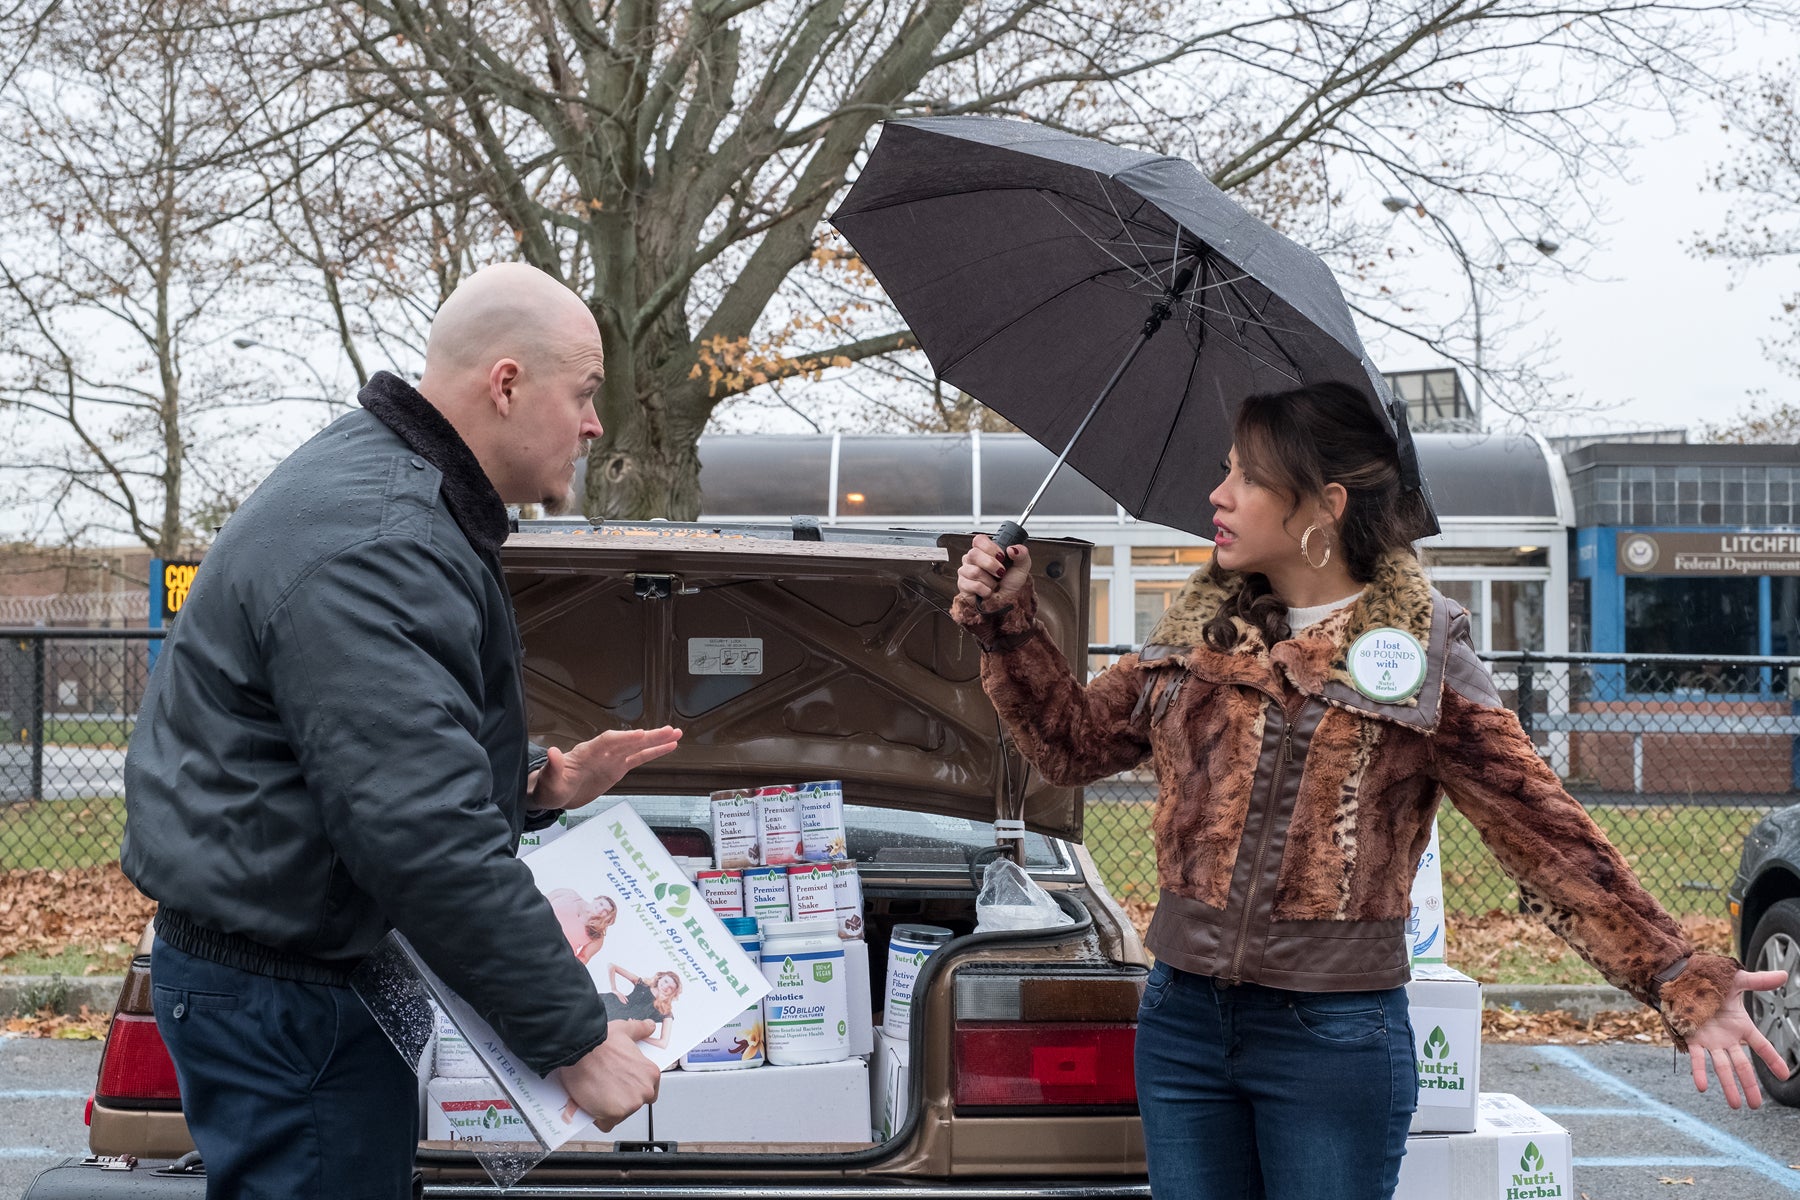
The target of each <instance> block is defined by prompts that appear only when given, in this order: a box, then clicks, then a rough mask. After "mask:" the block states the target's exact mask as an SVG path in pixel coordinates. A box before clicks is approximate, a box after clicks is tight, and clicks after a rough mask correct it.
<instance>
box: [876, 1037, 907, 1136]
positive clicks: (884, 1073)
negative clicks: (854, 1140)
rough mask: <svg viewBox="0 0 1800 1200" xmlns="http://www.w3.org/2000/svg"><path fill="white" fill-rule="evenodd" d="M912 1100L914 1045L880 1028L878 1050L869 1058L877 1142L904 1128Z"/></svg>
mask: <svg viewBox="0 0 1800 1200" xmlns="http://www.w3.org/2000/svg"><path fill="white" fill-rule="evenodd" d="M911 1099H912V1044H911V1042H910V1041H909V1040H908V1039H907V1038H903V1037H901V1038H895V1037H889V1036H888V1034H887V1033H886V1031H884V1030H881V1029H877V1030H876V1031H875V1053H874V1055H873V1056H872V1057H871V1058H870V1059H869V1108H870V1110H871V1113H872V1115H873V1117H874V1130H873V1133H874V1135H875V1140H876V1141H878V1142H885V1141H887V1140H888V1139H889V1138H891V1137H893V1136H894V1131H895V1130H897V1129H901V1128H904V1127H905V1125H906V1118H907V1117H908V1116H909V1115H910V1114H909V1112H908V1108H909V1102H910V1100H911Z"/></svg>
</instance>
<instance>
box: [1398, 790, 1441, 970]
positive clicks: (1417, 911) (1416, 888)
mask: <svg viewBox="0 0 1800 1200" xmlns="http://www.w3.org/2000/svg"><path fill="white" fill-rule="evenodd" d="M1406 935H1407V938H1408V939H1409V940H1410V941H1411V942H1412V958H1413V961H1414V962H1416V963H1420V962H1426V963H1441V962H1443V961H1444V864H1443V862H1442V861H1441V860H1440V856H1439V853H1438V828H1437V819H1436V818H1435V817H1434V818H1433V819H1432V822H1431V841H1430V842H1429V843H1427V844H1426V846H1425V853H1424V855H1423V856H1422V857H1421V858H1420V859H1419V869H1418V871H1417V872H1415V873H1414V875H1413V885H1412V915H1411V916H1410V917H1408V918H1407V921H1406Z"/></svg>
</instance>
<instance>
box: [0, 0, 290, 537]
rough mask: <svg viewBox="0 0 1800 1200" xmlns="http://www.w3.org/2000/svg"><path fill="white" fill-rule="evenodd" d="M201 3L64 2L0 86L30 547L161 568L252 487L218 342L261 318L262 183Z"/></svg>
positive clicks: (13, 385)
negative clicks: (246, 221)
mask: <svg viewBox="0 0 1800 1200" xmlns="http://www.w3.org/2000/svg"><path fill="white" fill-rule="evenodd" d="M214 11H215V10H214V9H213V8H211V7H209V6H208V4H207V3H206V0H153V2H151V3H148V4H144V3H136V2H131V0H63V2H62V3H60V4H57V5H54V6H51V7H50V8H48V9H46V10H45V11H44V12H42V13H41V14H40V19H39V20H38V22H37V23H36V24H35V25H34V29H33V31H34V33H35V34H36V36H37V41H36V43H35V46H34V48H33V51H32V54H31V58H30V60H29V62H28V63H27V64H26V65H25V66H24V67H23V68H22V69H21V70H20V71H18V72H17V73H15V74H14V75H13V76H12V78H11V79H10V81H8V82H7V83H6V85H5V87H4V89H0V159H3V160H4V161H3V163H0V247H3V257H0V372H3V373H0V410H4V411H6V412H7V413H8V414H9V415H10V416H11V418H12V421H13V430H12V436H11V437H10V438H9V439H8V441H7V444H6V445H5V446H4V447H3V448H0V470H4V472H5V474H6V476H7V477H8V483H9V484H10V486H11V488H12V489H13V492H14V494H15V495H16V496H23V497H28V498H29V499H30V500H31V501H33V502H34V507H35V509H36V511H37V512H38V514H39V520H38V524H37V526H36V527H35V528H34V529H32V530H30V531H29V532H31V533H32V534H33V535H35V536H38V537H41V538H44V539H46V540H54V541H65V542H81V541H92V540H94V539H96V538H101V537H106V536H112V537H117V536H119V535H123V536H125V537H127V538H130V539H133V540H135V541H138V542H141V543H142V544H143V545H144V546H146V547H148V548H149V549H150V550H151V551H152V552H153V553H155V554H157V555H162V556H172V555H175V554H177V553H179V552H180V551H181V550H182V549H183V548H184V547H187V546H191V545H192V544H193V543H195V542H197V541H204V540H206V539H207V538H208V537H209V536H210V527H211V526H212V525H214V524H216V523H217V522H218V521H219V520H221V519H222V516H223V514H224V513H226V512H229V511H230V509H231V508H232V507H233V506H234V505H235V503H236V501H237V498H238V497H240V496H241V495H243V494H244V493H245V492H246V491H247V490H248V489H249V487H250V486H252V485H253V483H254V480H255V478H256V477H257V476H258V475H259V474H260V471H259V470H257V468H256V466H255V464H253V463H252V462H251V461H249V459H248V458H247V457H246V456H245V455H244V454H242V453H241V451H242V449H243V447H244V445H245V444H246V442H245V439H244V438H243V437H242V436H240V435H242V434H244V433H247V432H249V431H251V430H257V431H261V430H264V429H266V428H268V427H269V426H270V423H271V421H272V420H275V419H278V417H279V414H275V413H271V412H270V411H269V409H268V407H267V405H266V401H265V399H263V398H262V397H257V398H254V399H252V398H250V397H251V393H250V390H249V389H248V388H246V387H245V386H244V385H245V383H246V378H247V375H248V368H246V367H245V366H243V365H239V364H234V363H233V361H232V359H231V355H230V351H229V349H228V348H227V347H226V345H225V343H226V341H227V339H228V338H229V336H230V334H231V332H232V331H233V330H234V329H235V328H238V327H240V326H241V323H242V322H243V321H244V320H245V319H246V318H247V316H248V315H249V314H251V313H253V312H255V311H256V298H255V293H254V291H253V289H252V287H251V284H252V283H253V282H254V277H255V274H256V269H255V268H254V267H253V266H252V265H250V263H249V262H248V261H247V255H246V253H245V245H246V237H247V235H246V233H245V231H244V229H243V228H242V226H241V220H240V214H241V212H242V210H243V209H244V207H245V206H246V205H247V204H249V203H251V202H252V201H253V200H254V198H255V197H256V196H257V195H259V194H260V191H259V188H258V187H257V180H256V179H255V178H254V177H252V176H247V175H246V174H245V173H244V172H242V171H235V170H232V169H229V168H227V167H226V166H223V165H221V164H222V162H223V158H224V151H225V149H226V148H227V147H229V146H230V145H231V144H232V142H233V139H234V138H235V137H236V136H237V133H236V129H237V121H236V117H235V115H234V112H233V105H232V98H231V95H230V93H229V91H228V90H227V86H226V85H227V84H228V82H229V78H230V76H229V71H230V69H231V67H232V66H233V61H232V59H231V58H230V57H229V56H228V55H226V54H224V53H223V52H222V50H221V47H220V44H219V39H218V38H217V37H213V36H209V35H207V34H206V33H204V32H202V31H201V30H200V29H199V26H200V25H201V24H202V23H203V20H204V19H205V18H207V17H210V16H211V15H212V14H213V12H214Z"/></svg>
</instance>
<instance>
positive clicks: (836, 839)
mask: <svg viewBox="0 0 1800 1200" xmlns="http://www.w3.org/2000/svg"><path fill="white" fill-rule="evenodd" d="M797 794H798V796H799V803H800V857H801V858H803V859H805V860H806V861H807V862H830V861H831V860H832V859H834V858H842V857H844V854H845V853H846V851H845V849H844V785H843V784H841V783H839V782H838V781H837V780H835V779H828V780H825V781H823V782H821V783H803V784H801V785H800V787H799V789H798V793H797Z"/></svg>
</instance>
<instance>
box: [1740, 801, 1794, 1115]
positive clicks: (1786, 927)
mask: <svg viewBox="0 0 1800 1200" xmlns="http://www.w3.org/2000/svg"><path fill="white" fill-rule="evenodd" d="M1728 899H1729V901H1730V908H1731V940H1732V942H1733V943H1734V944H1735V945H1736V946H1737V947H1738V957H1739V958H1741V959H1743V960H1744V963H1745V965H1746V966H1748V967H1749V968H1750V969H1751V970H1753V971H1786V972H1787V973H1788V981H1787V984H1786V986H1784V987H1780V988H1777V989H1775V990H1774V991H1772V992H1760V993H1757V994H1755V995H1753V996H1751V997H1750V1017H1751V1019H1752V1020H1754V1021H1755V1022H1756V1026H1757V1028H1758V1029H1761V1030H1762V1031H1763V1035H1764V1036H1765V1037H1767V1038H1768V1039H1769V1041H1770V1042H1771V1043H1773V1044H1774V1046H1775V1048H1776V1049H1777V1050H1779V1051H1780V1052H1781V1055H1782V1057H1783V1058H1785V1059H1786V1060H1787V1065H1788V1070H1789V1071H1792V1072H1794V1074H1793V1075H1791V1076H1790V1077H1789V1078H1788V1079H1786V1080H1780V1079H1776V1078H1775V1077H1774V1076H1773V1075H1771V1074H1770V1073H1769V1069H1768V1068H1767V1067H1765V1066H1763V1064H1762V1060H1761V1059H1754V1061H1755V1063H1756V1074H1757V1077H1758V1078H1759V1079H1760V1080H1761V1081H1762V1086H1763V1090H1764V1091H1766V1092H1767V1093H1768V1094H1769V1095H1771V1096H1773V1097H1775V1099H1777V1100H1779V1101H1781V1102H1782V1103H1783V1104H1788V1105H1795V1106H1800V804H1796V805H1793V806H1791V807H1788V808H1783V809H1780V810H1778V811H1776V812H1772V813H1770V814H1769V815H1768V816H1766V817H1764V818H1763V819H1762V820H1761V821H1759V822H1757V825H1756V827H1755V828H1754V829H1752V830H1751V831H1750V833H1749V834H1748V835H1747V836H1746V837H1745V838H1744V855H1743V858H1742V860H1740V861H1739V863H1738V871H1737V877H1736V878H1735V879H1733V880H1732V881H1731V889H1730V891H1729V893H1728Z"/></svg>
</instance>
